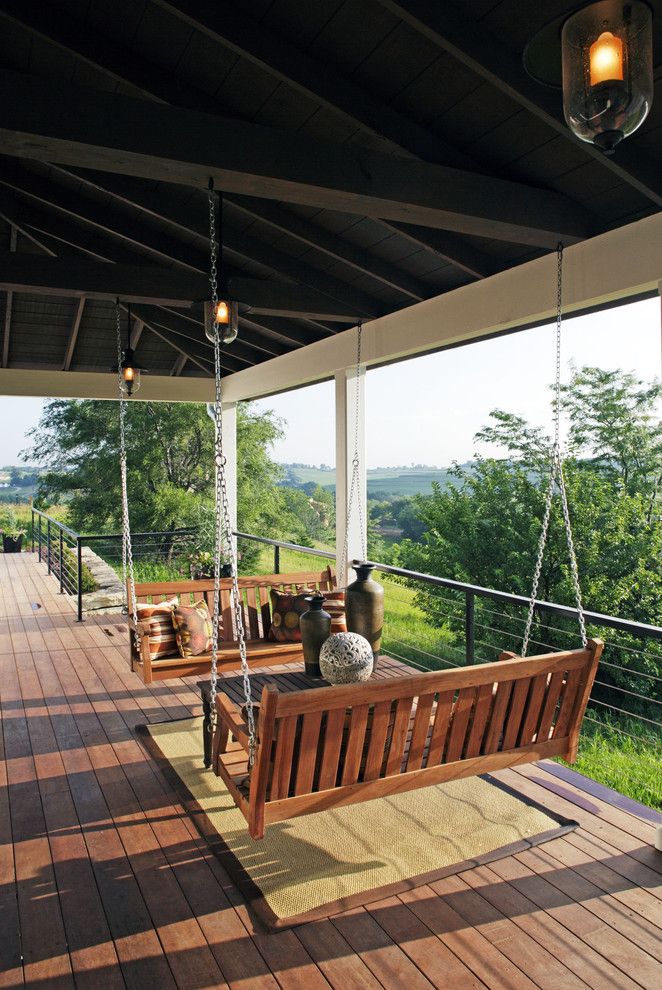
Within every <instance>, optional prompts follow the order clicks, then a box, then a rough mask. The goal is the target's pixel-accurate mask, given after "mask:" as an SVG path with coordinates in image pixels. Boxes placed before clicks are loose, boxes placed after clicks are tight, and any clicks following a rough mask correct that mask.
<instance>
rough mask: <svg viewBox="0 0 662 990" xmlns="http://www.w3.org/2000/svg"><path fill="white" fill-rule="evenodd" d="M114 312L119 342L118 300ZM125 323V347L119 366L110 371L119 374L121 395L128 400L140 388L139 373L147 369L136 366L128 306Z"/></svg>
mask: <svg viewBox="0 0 662 990" xmlns="http://www.w3.org/2000/svg"><path fill="white" fill-rule="evenodd" d="M116 310H117V334H118V341H119V333H120V329H119V327H120V324H119V319H120V316H119V314H120V304H119V299H118V300H117V303H116ZM126 323H127V327H126V337H127V341H126V347H125V348H124V349H123V350H122V351H121V352H120V354H119V364H116V365H115V366H114V367H113V368H111V369H110V370H111V371H113V372H114V373H115V374H118V373H119V382H120V389H121V391H122V395H126V396H127V397H128V398H131V396H132V395H133V394H134V393H135V392H137V391H138V389H139V388H140V384H141V383H140V374H141V372H143V371H146V370H147V369H146V368H143V367H141V365H139V364H138V362H137V361H136V359H135V355H134V352H133V348H132V347H131V307H130V306H127V307H126Z"/></svg>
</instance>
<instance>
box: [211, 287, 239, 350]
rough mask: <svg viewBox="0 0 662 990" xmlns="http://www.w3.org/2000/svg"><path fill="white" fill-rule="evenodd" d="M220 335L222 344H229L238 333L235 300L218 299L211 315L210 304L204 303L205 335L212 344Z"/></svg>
mask: <svg viewBox="0 0 662 990" xmlns="http://www.w3.org/2000/svg"><path fill="white" fill-rule="evenodd" d="M217 333H220V335H221V343H222V344H231V343H232V342H233V341H234V340H236V339H237V335H238V333H239V304H238V303H237V301H236V300H235V299H227V298H225V299H219V300H218V302H217V303H216V307H215V309H214V311H213V313H212V304H211V303H205V334H206V335H207V339H208V340H210V341H211V343H212V344H213V343H214V340H215V337H216V334H217Z"/></svg>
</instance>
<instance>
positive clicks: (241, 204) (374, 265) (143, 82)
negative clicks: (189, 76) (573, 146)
mask: <svg viewBox="0 0 662 990" xmlns="http://www.w3.org/2000/svg"><path fill="white" fill-rule="evenodd" d="M224 6H227V5H224ZM176 13H177V15H178V16H180V17H185V16H186V14H185V12H184V11H183V10H182V9H181V5H180V4H178V9H177V11H176ZM189 13H190V12H189ZM207 13H208V14H210V16H211V19H212V22H213V23H212V22H210V23H207V26H206V30H207V32H208V33H211V34H212V35H213V34H214V32H215V30H216V31H217V30H218V28H219V22H218V17H217V10H216V7H209V6H208V7H207ZM229 14H230V18H229V20H227V21H226V20H225V18H224V22H223V23H224V24H225V26H226V30H225V31H223V38H220V35H219V40H220V41H221V43H225V41H227V40H228V35H229V34H230V32H231V33H232V37H233V39H234V44H235V45H243V46H244V50H243V54H245V55H246V57H248V58H250V59H251V60H252V61H254V62H255V64H258V65H260V66H261V67H262V68H263V69H265V70H266V71H270V72H272V73H274V74H275V75H276V76H277V77H280V73H281V72H282V71H283V70H284V71H285V73H286V76H287V78H286V81H287V82H288V83H290V84H292V85H295V86H297V87H298V88H299V89H300V90H301V91H303V92H304V93H305V94H306V95H307V96H309V97H310V98H311V99H316V100H319V101H320V102H322V103H323V104H324V105H325V106H327V107H328V108H329V109H330V110H332V111H334V112H336V113H339V114H340V115H341V116H344V117H345V118H346V119H347V120H349V121H350V122H351V123H352V124H355V125H356V126H357V127H359V128H361V129H362V130H365V131H368V132H369V133H371V134H374V135H376V136H379V137H381V136H387V137H389V139H390V140H391V142H392V143H394V144H395V145H397V146H399V147H401V148H403V149H404V150H405V151H407V152H409V153H411V154H413V155H418V156H419V157H422V158H425V159H427V160H429V161H433V162H437V163H438V164H447V165H456V166H458V167H464V168H475V169H476V170H477V171H481V168H480V167H479V166H478V165H477V164H476V163H475V162H472V160H471V159H470V158H469V157H468V156H467V155H466V154H464V152H460V151H458V150H457V149H455V148H453V147H450V146H449V145H448V143H447V142H446V141H441V139H440V138H439V137H438V136H436V135H434V134H432V133H430V132H429V131H427V130H426V129H425V128H422V127H420V126H419V125H418V124H416V123H415V122H412V121H411V119H410V118H409V117H407V116H406V115H402V114H400V113H398V112H397V111H395V110H393V108H391V107H390V106H389V105H388V104H386V103H383V102H382V101H380V100H378V99H376V98H375V97H373V96H372V95H370V94H369V93H367V92H366V91H364V90H363V89H361V88H360V87H358V86H357V85H356V84H355V83H354V82H352V81H350V80H348V79H346V78H345V77H343V75H342V73H340V72H338V70H337V69H335V68H334V69H330V68H329V67H324V66H320V64H319V62H318V60H312V59H310V58H309V57H308V56H306V55H305V53H302V52H300V51H298V50H297V49H295V48H293V47H292V46H291V45H289V43H287V42H285V41H284V40H283V39H277V38H276V39H275V38H274V36H273V35H272V34H271V33H270V32H266V31H265V29H264V28H263V27H262V26H261V25H259V24H258V25H257V30H256V32H254V31H253V30H252V28H253V27H254V24H253V22H249V21H248V20H247V19H246V18H242V17H241V15H239V14H238V13H237V11H236V7H232V8H229ZM0 16H4V17H5V18H7V19H9V20H11V21H14V22H16V23H19V24H21V25H23V26H24V27H26V28H28V29H29V30H30V31H32V32H33V33H35V34H36V35H38V36H39V37H41V38H43V39H45V40H46V41H48V42H49V43H51V44H53V45H55V46H56V47H59V48H61V49H62V50H63V51H66V52H68V53H69V54H70V55H72V56H73V57H74V58H76V59H77V60H79V61H81V62H82V63H84V64H86V65H90V66H92V67H93V68H94V69H96V70H98V71H100V72H102V73H104V74H105V75H107V76H108V77H109V78H111V79H114V80H115V81H120V82H122V83H128V84H129V85H132V86H135V87H136V88H137V89H138V90H139V91H140V92H142V93H144V94H145V95H146V96H149V97H151V98H152V99H155V100H157V101H159V102H165V103H170V104H173V105H175V106H187V107H190V108H191V109H196V110H202V111H205V112H208V113H218V112H219V109H220V107H219V104H218V103H217V102H216V101H215V100H214V99H213V98H211V97H209V96H208V94H206V93H205V92H204V91H203V90H198V89H194V88H192V87H190V86H188V85H187V84H185V83H182V82H181V81H180V80H178V79H177V78H176V76H173V74H172V73H167V72H164V71H163V70H162V69H161V68H159V67H158V66H155V65H153V64H151V63H149V62H147V61H146V60H145V59H144V58H140V59H136V58H135V56H134V53H132V52H130V51H129V50H127V49H125V48H122V47H121V46H118V45H116V44H115V43H114V42H112V41H110V40H109V39H108V38H106V37H104V36H103V35H102V34H100V33H98V32H95V31H93V30H92V29H91V28H90V27H89V25H85V24H83V23H81V22H80V21H77V20H75V19H73V18H70V17H67V15H66V14H65V13H64V12H63V11H61V10H58V11H53V10H52V8H50V7H49V8H47V9H45V8H44V5H43V3H41V0H0ZM203 21H204V19H203ZM214 25H215V27H214ZM196 28H197V29H204V23H203V25H202V28H201V24H200V23H199V22H196ZM247 28H250V30H248V29H247ZM265 58H266V59H267V61H269V60H270V59H274V60H275V61H276V62H278V65H277V66H276V65H275V64H272V63H271V62H270V61H269V64H267V61H265ZM301 59H303V62H302V61H301ZM292 70H294V71H295V73H297V74H298V81H297V82H294V81H292V79H291V78H290V76H289V75H288V73H290V72H291V71H292ZM283 78H285V77H283ZM74 171H75V170H74ZM227 201H228V202H230V203H232V204H233V205H234V206H236V207H237V208H238V209H241V210H243V211H244V212H246V213H248V214H249V215H251V216H254V217H255V218H256V219H260V220H263V221H264V222H265V223H268V224H270V225H271V226H273V227H274V228H275V229H278V230H280V231H282V232H283V233H285V234H287V235H289V236H291V237H294V238H296V239H298V240H300V241H301V242H303V243H305V244H306V245H307V246H309V247H311V248H314V249H315V250H318V251H321V252H322V253H324V254H326V255H328V256H329V257H332V258H334V259H335V260H338V261H340V262H342V263H343V264H345V265H347V266H349V267H352V268H354V269H355V270H358V271H361V272H363V273H365V274H367V275H369V276H370V277H371V278H374V279H376V280H377V281H380V282H382V283H383V284H385V285H388V286H389V287H391V288H394V289H396V290H397V291H399V292H402V294H403V295H405V296H407V297H409V298H410V299H414V300H417V301H418V300H420V299H426V298H429V297H430V296H431V295H433V294H434V293H433V292H432V291H431V289H430V286H429V285H427V284H426V283H425V282H421V281H419V280H418V279H416V278H414V277H413V276H412V275H409V274H408V273H407V272H404V271H402V270H401V269H399V268H398V267H397V266H395V265H393V264H389V263H388V262H387V261H384V260H383V259H381V258H379V257H377V256H376V255H375V254H374V253H371V252H370V251H369V250H364V249H362V248H360V247H357V246H356V245H355V244H353V243H352V242H351V241H348V240H347V239H346V238H343V237H341V236H339V235H337V234H333V233H331V232H330V231H328V230H326V229H325V228H324V227H322V226H320V225H319V224H315V223H311V222H310V221H307V220H304V219H302V218H301V217H299V216H297V215H296V214H294V213H292V212H291V211H289V210H287V209H284V208H283V207H281V206H278V205H277V204H275V203H269V202H267V201H266V200H259V199H256V198H254V197H243V196H237V197H227ZM419 245H420V246H422V247H424V248H425V246H426V245H425V244H424V243H423V242H419ZM460 246H461V247H462V246H463V245H460ZM449 260H450V261H451V263H454V262H453V260H452V259H449ZM459 267H460V268H462V267H463V265H462V260H461V257H460V260H459Z"/></svg>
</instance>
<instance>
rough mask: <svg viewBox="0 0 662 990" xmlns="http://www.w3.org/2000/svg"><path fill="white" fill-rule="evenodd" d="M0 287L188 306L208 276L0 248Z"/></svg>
mask: <svg viewBox="0 0 662 990" xmlns="http://www.w3.org/2000/svg"><path fill="white" fill-rule="evenodd" d="M0 288H3V289H7V290H10V291H13V292H36V293H40V294H42V295H47V296H75V297H76V298H79V297H80V296H87V297H88V298H90V299H111V300H112V299H116V298H117V297H118V296H119V297H120V298H121V299H123V300H125V301H126V302H132V303H134V302H137V303H140V302H142V303H153V304H157V305H158V304H162V305H166V306H192V305H193V303H194V302H196V301H199V300H200V299H204V298H205V296H206V294H208V289H209V287H208V285H207V280H206V279H205V277H204V276H203V275H197V274H195V273H193V272H191V273H187V272H177V271H173V270H172V269H169V268H152V267H147V266H145V267H139V266H137V265H136V266H128V265H114V264H106V263H103V262H97V261H88V260H87V259H86V258H80V259H74V258H66V259H62V258H47V257H44V256H43V255H35V254H10V253H4V254H0Z"/></svg>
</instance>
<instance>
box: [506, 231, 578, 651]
mask: <svg viewBox="0 0 662 990" xmlns="http://www.w3.org/2000/svg"><path fill="white" fill-rule="evenodd" d="M562 322H563V245H562V244H561V243H559V245H558V247H557V249H556V379H555V383H554V446H553V448H552V456H551V464H550V471H549V486H548V488H547V495H546V498H545V511H544V514H543V520H542V529H541V531H540V539H539V540H538V554H537V557H536V565H535V568H534V572H533V587H532V589H531V598H530V600H529V611H528V614H527V617H526V627H525V629H524V638H523V641H522V656H523V657H525V656H526V654H527V651H528V648H529V640H530V638H531V629H532V627H533V617H534V614H535V610H536V598H537V596H538V585H539V584H540V574H541V571H542V563H543V558H544V556H545V546H546V544H547V536H548V533H549V521H550V518H551V513H552V501H553V499H554V489H555V485H558V489H559V494H560V496H561V507H562V510H563V524H564V527H565V538H566V543H567V545H568V556H569V557H570V571H571V574H572V584H573V589H574V592H575V604H576V608H577V620H578V622H579V633H580V636H581V641H582V646H583V647H586V644H587V642H588V640H587V638H586V620H585V618H584V608H583V605H582V592H581V587H580V585H579V570H578V568H577V556H576V554H575V544H574V541H573V538H572V525H571V523H570V512H569V510H568V496H567V493H566V487H565V478H564V476H563V456H562V454H561V330H562Z"/></svg>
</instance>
